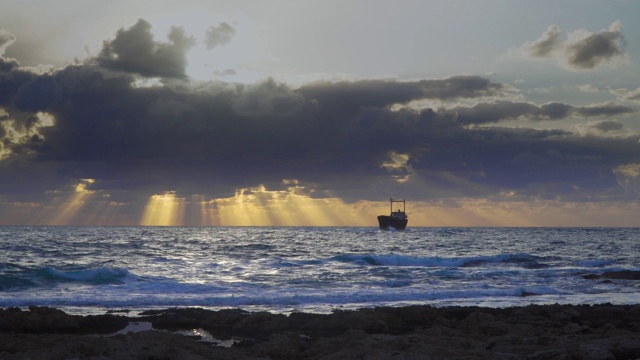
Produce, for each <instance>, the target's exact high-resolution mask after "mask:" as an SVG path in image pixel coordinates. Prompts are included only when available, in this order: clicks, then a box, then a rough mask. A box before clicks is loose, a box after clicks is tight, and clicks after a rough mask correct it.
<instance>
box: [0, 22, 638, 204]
mask: <svg viewBox="0 0 640 360" xmlns="http://www.w3.org/2000/svg"><path fill="white" fill-rule="evenodd" d="M175 31H177V30H175ZM172 34H173V36H172V37H171V42H170V43H167V44H159V43H155V42H154V41H153V39H152V37H151V34H150V31H149V27H148V24H147V23H146V22H144V21H143V20H141V21H139V22H138V23H137V24H136V25H134V26H133V27H132V28H130V29H124V30H120V31H119V32H118V34H117V36H116V38H115V39H114V40H112V41H108V42H105V44H104V49H103V51H102V52H101V53H100V56H99V57H98V58H97V59H94V61H87V62H86V63H85V64H82V65H74V66H69V67H67V68H65V69H62V70H58V71H52V72H50V73H48V74H42V75H38V74H34V73H31V72H28V71H25V70H23V69H20V68H12V69H11V70H10V71H8V72H6V73H0V107H2V109H4V111H5V112H7V113H8V115H7V116H3V117H1V118H0V128H2V131H0V138H1V139H0V140H1V141H2V144H3V147H2V149H3V150H2V151H3V152H4V155H3V156H5V159H3V160H0V189H2V192H3V193H2V194H3V195H5V196H8V195H13V196H14V197H20V196H22V197H29V196H32V195H31V194H33V192H34V191H40V192H44V191H47V190H56V189H62V188H65V187H66V188H69V186H71V185H72V184H74V181H75V182H76V183H77V181H78V179H96V182H95V183H93V184H92V185H91V186H92V189H94V190H105V191H111V190H114V191H115V190H123V191H127V190H131V191H133V190H140V191H146V192H150V193H154V192H155V193H163V192H165V191H176V192H177V193H180V194H211V195H212V196H230V195H232V194H233V192H234V190H235V189H236V188H239V187H251V186H256V185H258V184H266V185H271V184H280V183H281V182H282V179H297V180H299V181H301V182H305V183H314V184H316V190H317V192H316V193H315V194H316V195H314V196H322V194H323V192H322V190H327V191H331V192H332V193H333V194H339V195H340V196H341V197H342V198H343V199H344V200H346V201H350V200H356V199H379V198H380V196H381V194H380V193H379V191H378V190H379V189H373V190H372V187H373V188H375V186H374V185H372V184H385V190H384V191H385V193H394V191H393V190H394V189H400V187H401V186H406V188H403V189H405V190H406V192H405V191H403V193H404V194H406V196H410V197H411V198H413V199H416V200H420V199H427V198H434V197H442V196H488V195H491V194H495V193H496V192H499V191H501V190H502V189H516V190H518V191H520V192H523V193H529V194H533V195H536V196H542V197H547V196H548V197H554V196H556V197H561V196H578V195H580V194H581V195H582V196H583V198H586V197H587V196H591V195H592V194H594V193H598V192H610V191H612V189H616V188H619V184H618V182H617V180H616V175H615V174H614V172H613V171H612V169H615V168H620V167H621V166H626V165H628V164H637V163H640V143H639V142H638V140H639V139H638V136H628V137H616V138H613V137H604V136H602V137H598V136H595V135H593V134H591V135H578V134H577V133H572V132H569V131H562V130H533V129H524V128H503V127H498V126H495V125H494V126H492V127H488V126H487V124H489V123H494V124H500V123H501V122H505V121H512V120H518V119H527V120H554V121H561V120H563V119H568V118H575V117H594V116H614V115H623V114H629V113H632V112H634V110H633V109H631V108H629V107H626V106H623V105H621V104H617V103H605V104H593V105H589V106H574V105H570V104H565V103H561V102H551V103H546V104H541V105H538V104H533V103H528V102H515V101H510V100H508V98H509V97H510V96H511V95H512V94H513V93H514V90H513V88H511V87H510V86H508V85H506V84H501V83H497V82H493V81H491V80H489V79H487V78H484V77H480V76H473V75H465V76H453V77H449V78H444V79H429V80H418V81H404V82H401V81H391V80H388V81H383V80H367V81H354V82H346V81H345V82H337V83H316V84H308V85H304V86H302V87H300V88H297V89H296V88H291V87H289V86H287V85H285V84H282V83H279V82H278V81H276V80H274V79H268V80H266V81H263V82H261V83H258V84H254V85H242V84H229V83H222V82H208V83H199V82H187V81H182V80H172V81H169V80H167V79H165V81H164V82H163V84H162V85H159V86H153V87H137V86H135V83H136V82H135V80H136V77H137V76H136V74H144V75H147V76H167V74H173V76H175V77H181V76H182V75H184V62H183V61H182V60H183V58H184V51H185V48H184V46H183V47H180V46H178V48H179V49H178V48H176V47H174V46H177V45H176V44H182V45H185V44H186V43H188V42H189V41H190V40H189V41H187V40H185V39H186V38H185V37H184V34H182V33H181V32H179V31H178V32H175V33H172ZM134 45H140V46H141V49H139V48H137V47H136V46H134ZM136 54H138V55H139V56H141V57H142V58H146V59H147V60H149V63H144V62H142V61H141V60H138V59H137V58H136V56H137V55H136ZM165 57H166V59H165ZM105 68H108V69H109V70H108V71H107V70H105ZM500 98H502V100H500V101H496V100H495V99H500ZM470 99H473V100H474V101H475V102H477V103H476V104H475V105H473V106H461V105H452V103H456V102H457V101H459V100H470ZM419 100H438V101H439V102H440V103H442V104H444V105H442V107H441V108H433V109H431V108H426V109H420V110H417V109H413V108H411V107H410V106H406V105H408V104H410V103H411V102H413V101H419ZM394 105H405V106H394ZM43 114H44V115H43ZM46 114H49V115H50V116H52V117H53V119H55V120H54V121H53V123H52V124H50V123H48V122H47V121H46ZM482 124H484V126H469V125H482ZM592 125H593V126H594V127H595V128H598V129H600V130H601V132H605V131H609V130H615V127H616V124H615V123H614V122H602V123H598V124H592ZM402 161H406V163H402ZM385 164H386V165H385ZM394 169H401V170H402V173H401V175H403V176H405V175H409V176H410V177H411V179H412V180H411V181H409V182H408V183H406V184H405V185H401V184H400V183H398V182H397V181H395V180H394V179H395V178H393V177H392V175H398V173H390V172H389V170H394ZM416 179H418V180H416ZM452 179H455V181H453V180H452ZM412 181H413V182H412ZM415 182H422V183H424V184H429V185H430V187H429V188H430V189H437V190H429V191H425V190H424V187H418V186H415V187H412V186H413V185H412V184H415ZM459 184H465V186H460V185H459ZM471 185H472V186H471ZM345 189H348V191H347V190H345ZM576 189H581V190H580V191H581V192H577V190H576ZM443 194H444V195H443ZM576 194H578V195H576ZM385 196H386V194H385Z"/></svg>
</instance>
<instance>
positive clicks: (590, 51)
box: [519, 20, 629, 70]
mask: <svg viewBox="0 0 640 360" xmlns="http://www.w3.org/2000/svg"><path fill="white" fill-rule="evenodd" d="M561 37H562V30H561V29H560V27H559V26H557V25H551V26H549V27H548V28H547V30H546V31H545V32H544V33H543V34H542V36H540V37H539V38H538V39H537V40H535V41H533V42H529V41H527V42H525V43H524V44H523V45H522V46H521V47H520V48H519V52H520V53H521V54H523V55H524V56H525V57H528V58H531V59H552V60H556V61H558V62H559V63H560V64H562V65H564V66H566V67H568V68H569V69H572V70H591V69H595V68H598V67H600V66H603V65H609V66H617V65H619V64H625V63H628V61H629V55H628V54H626V53H625V51H624V47H625V39H624V36H623V35H622V23H621V22H620V21H619V20H618V21H615V22H613V23H612V24H611V25H610V26H609V28H608V29H603V30H600V31H598V32H595V33H592V32H589V31H587V30H584V29H581V30H577V31H574V32H571V33H569V34H568V35H567V36H566V38H564V39H562V38H561Z"/></svg>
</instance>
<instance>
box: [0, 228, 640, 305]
mask: <svg viewBox="0 0 640 360" xmlns="http://www.w3.org/2000/svg"><path fill="white" fill-rule="evenodd" d="M616 270H640V229H637V228H407V230H406V231H404V232H397V231H381V230H378V229H377V228H374V227H370V228H333V227H316V228H297V227H282V228H277V227H276V228H272V227H18V226H0V307H10V306H19V307H26V306H30V305H38V306H53V307H57V308H61V309H63V310H65V311H68V312H71V313H82V314H92V313H104V312H105V311H107V310H123V309H127V310H131V311H133V312H136V311H141V310H146V309H153V308H167V307H204V308H210V309H220V308H241V309H246V310H251V311H257V310H264V311H270V312H279V313H287V312H291V311H307V312H319V313H326V312H330V311H333V310H335V309H356V308H365V307H373V306H403V305H410V304H431V305H435V306H450V305H479V306H488V307H504V306H516V305H528V304H549V303H568V304H595V303H605V302H609V303H613V304H632V303H634V304H635V303H640V282H638V281H624V280H614V281H601V280H587V279H584V278H583V277H582V276H581V275H584V274H602V273H603V272H605V271H616Z"/></svg>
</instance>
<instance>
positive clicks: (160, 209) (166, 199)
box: [139, 191, 185, 226]
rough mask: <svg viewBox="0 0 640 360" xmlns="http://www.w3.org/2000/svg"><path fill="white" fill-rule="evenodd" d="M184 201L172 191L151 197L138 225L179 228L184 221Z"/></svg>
mask: <svg viewBox="0 0 640 360" xmlns="http://www.w3.org/2000/svg"><path fill="white" fill-rule="evenodd" d="M184 209H185V199H184V198H179V197H176V193H175V192H174V191H168V192H166V193H164V194H160V195H158V194H156V195H152V196H151V197H150V198H149V201H148V202H147V205H146V206H145V208H144V212H143V214H142V219H141V220H140V222H139V224H140V225H142V226H180V225H183V221H184Z"/></svg>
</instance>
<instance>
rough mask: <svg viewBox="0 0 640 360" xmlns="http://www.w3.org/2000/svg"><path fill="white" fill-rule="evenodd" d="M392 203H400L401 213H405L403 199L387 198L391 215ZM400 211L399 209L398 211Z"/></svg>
mask: <svg viewBox="0 0 640 360" xmlns="http://www.w3.org/2000/svg"><path fill="white" fill-rule="evenodd" d="M393 203H402V212H403V213H404V212H406V211H405V201H404V199H394V198H389V205H390V206H391V213H393ZM398 210H400V209H398Z"/></svg>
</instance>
